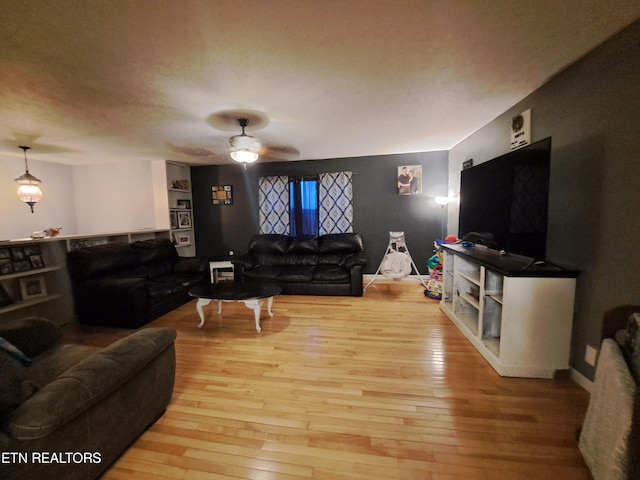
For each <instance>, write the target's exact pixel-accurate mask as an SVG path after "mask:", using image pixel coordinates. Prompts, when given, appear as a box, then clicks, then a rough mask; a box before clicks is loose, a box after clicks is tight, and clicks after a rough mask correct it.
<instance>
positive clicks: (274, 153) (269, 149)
mask: <svg viewBox="0 0 640 480" xmlns="http://www.w3.org/2000/svg"><path fill="white" fill-rule="evenodd" d="M260 156H262V157H265V158H271V159H274V160H294V159H296V158H298V157H299V156H300V150H298V149H297V148H295V147H292V146H291V145H270V144H267V145H263V147H262V148H261V149H260Z"/></svg>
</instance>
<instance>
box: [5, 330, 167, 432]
mask: <svg viewBox="0 0 640 480" xmlns="http://www.w3.org/2000/svg"><path fill="white" fill-rule="evenodd" d="M175 337H176V332H175V331H174V330H171V329H166V328H148V329H144V330H140V331H138V332H135V333H133V334H131V335H129V336H127V337H125V338H123V339H121V340H118V341H117V342H115V343H113V344H111V345H109V346H108V347H106V348H104V349H102V350H100V351H99V352H96V353H94V354H93V355H90V356H89V357H87V358H85V359H84V360H82V361H81V362H79V363H78V364H76V365H75V366H73V367H72V368H70V369H69V370H67V371H66V372H64V373H63V374H62V375H60V376H59V377H58V378H56V379H55V380H54V381H53V382H51V383H49V384H47V385H46V386H45V387H43V388H42V389H41V390H40V391H38V392H36V393H35V394H34V395H33V396H32V397H31V398H29V399H28V400H27V401H25V402H24V403H23V404H22V405H20V406H19V407H18V408H17V409H16V410H14V411H13V412H12V413H11V414H10V416H9V418H8V419H7V421H6V424H5V427H6V431H7V432H8V433H9V434H10V435H11V436H12V437H14V438H15V439H18V440H33V439H37V438H43V437H46V436H48V435H50V434H51V433H52V432H54V431H56V430H57V429H59V428H60V427H62V426H64V425H65V424H67V423H68V422H69V421H71V420H73V419H74V418H76V417H77V416H78V415H80V414H82V413H83V412H85V411H87V410H88V409H89V408H91V407H92V406H93V405H95V404H96V403H98V402H99V401H100V400H102V399H104V398H105V397H107V396H108V395H109V394H111V393H112V392H114V391H115V390H117V389H118V388H119V387H120V386H122V385H123V384H125V383H126V382H127V381H128V380H130V379H131V378H133V377H134V376H135V375H136V374H137V373H138V372H140V371H141V370H142V369H143V368H144V367H145V366H147V365H149V364H150V363H152V362H153V361H154V359H155V358H156V357H158V356H159V355H160V354H161V353H163V352H164V351H166V350H167V349H169V348H171V349H173V348H174V347H173V342H174V340H175ZM174 363H175V360H174ZM167 381H173V379H169V378H167Z"/></svg>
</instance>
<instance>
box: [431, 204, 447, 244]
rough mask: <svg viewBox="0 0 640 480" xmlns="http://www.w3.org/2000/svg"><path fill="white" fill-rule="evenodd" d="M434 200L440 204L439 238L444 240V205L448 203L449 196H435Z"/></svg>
mask: <svg viewBox="0 0 640 480" xmlns="http://www.w3.org/2000/svg"><path fill="white" fill-rule="evenodd" d="M434 200H435V201H436V203H437V204H438V205H440V211H441V216H440V234H441V236H440V240H444V207H446V206H447V205H448V204H449V197H436V198H435V199H434Z"/></svg>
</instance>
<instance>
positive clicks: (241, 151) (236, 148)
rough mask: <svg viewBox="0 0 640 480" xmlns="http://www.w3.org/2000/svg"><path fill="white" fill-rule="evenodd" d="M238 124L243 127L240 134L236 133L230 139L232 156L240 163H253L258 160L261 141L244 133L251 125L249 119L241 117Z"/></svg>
mask: <svg viewBox="0 0 640 480" xmlns="http://www.w3.org/2000/svg"><path fill="white" fill-rule="evenodd" d="M238 124H239V125H240V127H242V133H241V134H240V135H234V136H233V137H231V138H230V139H229V144H230V145H231V148H229V152H230V154H231V158H233V159H234V160H235V161H236V162H238V163H244V164H247V163H253V162H255V161H256V160H258V152H259V151H260V142H259V141H258V140H257V139H256V138H255V137H252V136H251V135H247V134H246V133H244V129H245V127H246V126H247V125H249V120H247V119H246V118H239V119H238Z"/></svg>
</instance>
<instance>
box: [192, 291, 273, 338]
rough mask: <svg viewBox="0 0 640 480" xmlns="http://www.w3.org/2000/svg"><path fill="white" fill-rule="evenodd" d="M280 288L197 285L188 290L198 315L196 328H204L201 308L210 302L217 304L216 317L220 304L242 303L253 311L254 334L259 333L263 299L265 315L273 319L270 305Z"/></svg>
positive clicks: (220, 307) (220, 311)
mask: <svg viewBox="0 0 640 480" xmlns="http://www.w3.org/2000/svg"><path fill="white" fill-rule="evenodd" d="M281 292H282V288H280V287H279V286H278V285H273V284H270V283H247V282H244V283H216V284H213V285H209V284H207V285H198V286H196V287H193V288H192V289H191V290H189V295H191V296H192V297H196V298H197V299H198V302H197V303H196V310H197V311H198V315H200V323H199V324H198V328H202V327H203V326H204V311H203V310H202V309H203V307H205V306H206V305H209V303H211V302H212V301H216V302H218V315H220V314H221V313H222V302H242V303H244V304H245V305H246V307H247V308H250V309H252V310H253V314H254V316H255V320H256V332H258V333H260V332H261V331H262V327H261V326H260V310H261V309H262V304H263V303H264V299H265V298H266V299H267V313H268V314H269V317H273V312H272V311H271V305H272V304H273V297H275V296H276V295H279V294H280V293H281Z"/></svg>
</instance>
